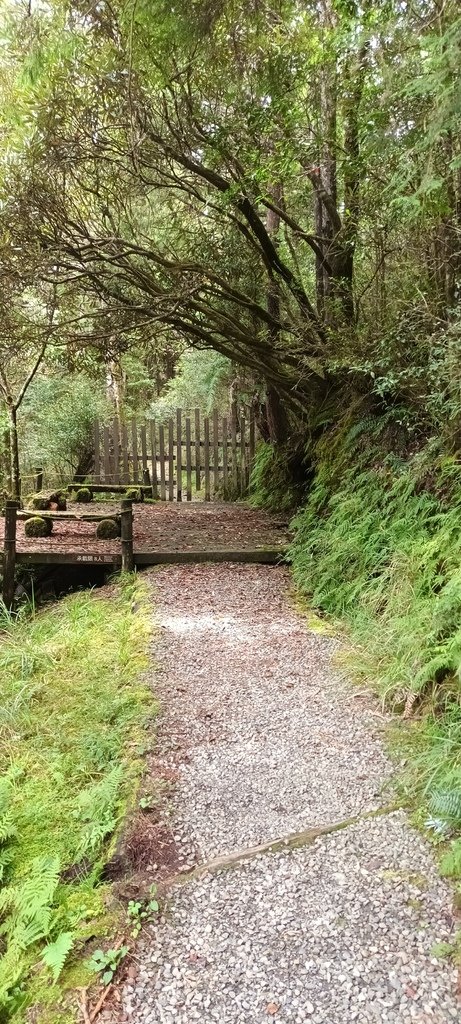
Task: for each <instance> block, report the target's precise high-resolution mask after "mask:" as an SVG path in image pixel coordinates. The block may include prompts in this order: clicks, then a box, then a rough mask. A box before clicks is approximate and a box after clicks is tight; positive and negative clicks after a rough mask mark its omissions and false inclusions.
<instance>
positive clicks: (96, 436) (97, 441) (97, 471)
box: [93, 420, 101, 484]
mask: <svg viewBox="0 0 461 1024" xmlns="http://www.w3.org/2000/svg"><path fill="white" fill-rule="evenodd" d="M93 444H94V482H95V484H99V483H101V453H100V445H101V434H100V430H99V420H95V421H94V423H93Z"/></svg>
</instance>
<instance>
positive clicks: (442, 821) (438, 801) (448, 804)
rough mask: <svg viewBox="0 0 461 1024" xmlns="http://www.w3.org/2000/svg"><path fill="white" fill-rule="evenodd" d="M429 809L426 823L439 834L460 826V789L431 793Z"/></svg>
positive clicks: (452, 830) (454, 829)
mask: <svg viewBox="0 0 461 1024" xmlns="http://www.w3.org/2000/svg"><path fill="white" fill-rule="evenodd" d="M429 809H430V812H431V817H430V818H429V820H428V823H427V824H428V825H429V827H430V828H432V829H433V830H434V832H437V833H438V834H439V835H443V834H444V833H447V832H454V831H456V830H457V829H459V828H461V789H449V790H439V791H437V792H435V793H433V794H432V796H431V799H430V802H429Z"/></svg>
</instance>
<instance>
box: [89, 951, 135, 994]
mask: <svg viewBox="0 0 461 1024" xmlns="http://www.w3.org/2000/svg"><path fill="white" fill-rule="evenodd" d="M127 953H128V946H120V947H119V948H118V949H106V950H103V949H97V950H95V952H94V953H93V956H92V957H91V960H89V961H88V967H89V969H90V971H94V973H95V974H99V973H100V974H101V981H102V984H103V985H108V984H109V982H110V981H112V978H113V977H114V974H115V973H116V971H117V968H118V967H119V966H120V964H121V962H122V960H123V959H124V957H125V956H126V954H127Z"/></svg>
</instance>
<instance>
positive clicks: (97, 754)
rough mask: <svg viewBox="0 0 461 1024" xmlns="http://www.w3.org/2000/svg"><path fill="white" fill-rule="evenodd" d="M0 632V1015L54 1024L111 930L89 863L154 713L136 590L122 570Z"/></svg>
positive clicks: (119, 804) (105, 850)
mask: <svg viewBox="0 0 461 1024" xmlns="http://www.w3.org/2000/svg"><path fill="white" fill-rule="evenodd" d="M0 628H1V632H0V691H1V693H0V708H1V710H0V768H1V775H2V781H1V785H0V919H1V938H0V1019H1V1020H3V1021H6V1020H8V1021H9V1020H12V1021H15V1022H17V1024H20V1022H22V1021H24V1020H25V1019H26V1014H27V1009H28V1007H30V1006H31V1004H32V1005H37V1004H38V1005H39V1006H40V1009H39V1011H38V1013H39V1017H37V1019H40V1020H41V1021H45V1020H46V1021H50V1022H51V1021H55V1020H56V1021H58V1020H59V1021H60V1022H61V1024H62V1022H64V1021H67V1020H69V1021H71V1020H73V1019H74V1016H73V1013H72V1011H71V1010H70V1009H69V1011H67V1010H66V1008H65V1004H64V1006H63V1005H62V1003H61V1000H62V997H63V994H64V993H65V991H66V990H67V989H69V988H72V987H73V986H74V985H75V984H77V983H78V984H82V983H83V981H84V980H85V968H84V966H83V960H84V959H85V957H86V955H87V950H88V946H87V943H88V940H89V939H91V938H92V937H93V936H95V935H98V934H99V935H101V934H105V933H106V931H107V930H108V929H109V931H110V923H111V922H110V915H109V916H108V894H109V888H108V886H107V885H106V884H103V883H102V882H101V876H102V871H103V867H104V864H105V862H106V860H107V858H108V856H109V855H110V849H111V843H112V842H113V837H114V835H115V834H116V832H117V828H118V826H119V823H120V822H121V820H122V819H123V816H124V813H125V811H126V809H127V804H128V803H129V801H130V799H132V797H133V794H134V793H135V792H136V787H137V780H138V778H139V776H140V774H141V770H142V758H141V752H142V748H143V746H144V745H145V731H144V727H145V725H146V722H147V721H148V720H149V718H150V717H152V715H153V714H154V713H155V707H154V703H153V700H152V697H151V694H150V691H149V690H148V688H147V686H146V685H145V684H144V683H143V682H142V673H143V671H144V670H145V668H146V666H147V656H148V641H149V615H148V608H147V591H146V588H145V585H144V584H143V583H140V582H138V581H136V580H135V579H134V578H132V577H127V578H125V579H123V580H122V582H121V583H117V584H113V585H112V586H110V587H109V588H106V589H105V590H101V591H98V592H81V593H78V594H75V595H73V596H71V597H68V598H66V599H65V600H63V601H62V602H60V603H59V604H57V605H54V606H53V607H52V608H50V609H49V610H45V611H43V612H40V613H39V614H36V615H34V614H32V615H31V613H30V611H28V612H26V613H25V614H24V615H21V616H19V617H18V618H12V617H8V616H4V617H3V619H2V620H1V623H0ZM60 1003H61V1005H60ZM70 1004H72V1005H73V1006H74V1007H76V1006H77V1003H76V1000H75V999H72V1000H70ZM70 1004H69V1005H70Z"/></svg>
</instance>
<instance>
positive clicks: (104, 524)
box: [96, 519, 120, 540]
mask: <svg viewBox="0 0 461 1024" xmlns="http://www.w3.org/2000/svg"><path fill="white" fill-rule="evenodd" d="M96 536H97V537H99V540H115V538H116V537H120V523H117V522H116V520H115V519H101V522H100V523H98V525H97V527H96Z"/></svg>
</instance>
